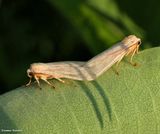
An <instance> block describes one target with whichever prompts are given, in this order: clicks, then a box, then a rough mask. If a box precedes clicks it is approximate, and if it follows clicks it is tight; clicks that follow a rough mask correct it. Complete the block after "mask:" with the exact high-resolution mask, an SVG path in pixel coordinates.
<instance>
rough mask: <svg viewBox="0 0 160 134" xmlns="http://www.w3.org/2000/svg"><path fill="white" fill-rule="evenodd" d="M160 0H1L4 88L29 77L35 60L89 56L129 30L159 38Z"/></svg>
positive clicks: (146, 38)
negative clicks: (28, 69)
mask: <svg viewBox="0 0 160 134" xmlns="http://www.w3.org/2000/svg"><path fill="white" fill-rule="evenodd" d="M159 5H160V1H159V0H152V1H149V0H148V1H146V0H141V1H139V0H134V1H128V0H123V1H121V0H115V1H113V0H48V1H47V0H13V1H11V0H1V2H0V93H4V92H6V91H8V90H11V89H14V88H16V87H19V86H21V85H23V84H25V83H26V82H28V78H27V76H26V70H27V68H29V65H30V64H31V63H33V62H54V61H61V60H88V59H90V58H91V57H92V56H94V55H96V54H98V53H100V52H101V51H103V50H105V49H107V48H108V47H110V46H112V45H113V44H114V43H115V42H117V41H119V40H121V39H122V38H123V37H125V36H127V35H129V34H135V35H137V36H139V37H141V38H142V40H143V44H142V46H141V50H142V49H145V48H150V47H154V46H158V45H159V42H160V38H159V37H160V32H159V31H160V28H159V27H160V26H159V25H160V15H159V13H160V8H159Z"/></svg>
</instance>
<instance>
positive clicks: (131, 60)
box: [130, 49, 138, 66]
mask: <svg viewBox="0 0 160 134" xmlns="http://www.w3.org/2000/svg"><path fill="white" fill-rule="evenodd" d="M137 50H138V49H135V50H134V51H133V53H132V55H131V59H130V63H131V64H132V65H133V66H136V65H137V64H136V63H133V56H134V54H135V53H136V52H138V51H137Z"/></svg>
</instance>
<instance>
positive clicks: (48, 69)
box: [26, 35, 141, 87]
mask: <svg viewBox="0 0 160 134" xmlns="http://www.w3.org/2000/svg"><path fill="white" fill-rule="evenodd" d="M140 44H141V39H140V38H138V37H136V36H135V35H129V36H128V37H125V38H124V39H123V40H122V41H121V42H118V43H116V44H115V45H114V46H112V47H111V48H109V49H107V50H105V51H104V52H102V53H100V54H98V55H97V56H95V57H93V58H92V59H90V60H89V61H87V62H80V61H64V62H53V63H33V64H31V65H30V68H29V69H28V70H27V75H28V77H29V78H30V80H29V82H28V84H26V86H28V85H30V83H31V79H32V78H35V80H36V81H37V83H38V86H39V87H40V82H39V80H40V79H41V80H43V81H45V82H46V83H47V84H49V85H51V86H53V85H52V84H51V83H50V82H49V81H48V79H53V78H54V79H57V80H59V81H60V82H63V83H64V81H63V80H62V78H67V79H73V80H80V81H92V80H95V79H96V78H97V77H99V76H100V75H101V74H103V73H104V72H105V71H107V70H108V69H109V68H111V67H112V66H113V65H114V64H115V63H116V64H117V65H118V63H119V62H120V61H121V60H122V59H123V57H124V56H127V55H129V54H130V55H131V59H130V62H131V63H133V62H132V59H133V56H134V54H135V53H138V50H139V46H140ZM53 87H54V86H53Z"/></svg>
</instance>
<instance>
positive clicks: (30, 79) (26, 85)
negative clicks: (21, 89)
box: [26, 77, 32, 86]
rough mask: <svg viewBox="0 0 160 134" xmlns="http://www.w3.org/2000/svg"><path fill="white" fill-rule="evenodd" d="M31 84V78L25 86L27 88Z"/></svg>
mask: <svg viewBox="0 0 160 134" xmlns="http://www.w3.org/2000/svg"><path fill="white" fill-rule="evenodd" d="M31 82H32V77H29V82H28V83H27V84H26V86H29V85H30V84H31Z"/></svg>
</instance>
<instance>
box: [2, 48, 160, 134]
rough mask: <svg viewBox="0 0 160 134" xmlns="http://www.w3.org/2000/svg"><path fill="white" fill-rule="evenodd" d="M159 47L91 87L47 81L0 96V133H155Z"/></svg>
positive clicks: (159, 86) (158, 103) (111, 71)
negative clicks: (51, 85) (48, 83)
mask: <svg viewBox="0 0 160 134" xmlns="http://www.w3.org/2000/svg"><path fill="white" fill-rule="evenodd" d="M159 53H160V48H153V49H148V50H145V51H142V52H140V53H139V54H137V55H135V57H134V61H136V62H137V63H138V65H137V66H136V67H134V66H132V65H130V63H129V62H128V58H125V59H124V60H123V61H122V62H121V63H120V65H119V75H116V74H115V72H114V67H113V68H111V69H109V70H108V71H106V72H105V73H104V74H103V75H102V76H100V77H99V78H97V80H96V81H92V82H80V81H73V80H69V79H65V84H63V83H60V82H58V81H56V80H51V82H52V83H54V85H55V86H56V89H52V88H51V87H50V86H48V85H47V84H46V83H43V82H41V86H42V90H40V89H39V88H38V87H37V84H36V83H34V84H32V85H31V86H29V87H23V86H22V87H20V88H18V89H15V90H13V91H11V92H8V93H6V94H3V95H1V96H0V130H1V131H4V130H12V129H14V130H21V131H22V133H23V134H31V133H34V134H36V133H37V134H44V133H46V134H53V133H60V134H64V133H65V134H72V133H73V134H78V133H81V134H101V133H104V134H106V133H107V134H108V133H112V134H113V133H116V134H132V133H134V134H135V133H139V134H147V133H148V134H150V133H159V131H160V127H159V126H160V107H159V106H160V92H159V90H160V84H159V81H160V70H159V69H160V55H159Z"/></svg>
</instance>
